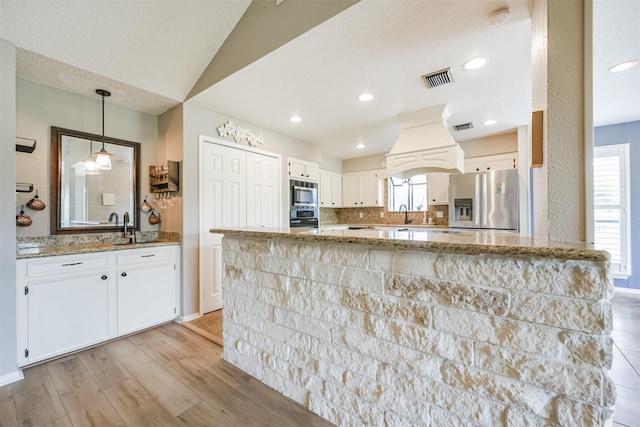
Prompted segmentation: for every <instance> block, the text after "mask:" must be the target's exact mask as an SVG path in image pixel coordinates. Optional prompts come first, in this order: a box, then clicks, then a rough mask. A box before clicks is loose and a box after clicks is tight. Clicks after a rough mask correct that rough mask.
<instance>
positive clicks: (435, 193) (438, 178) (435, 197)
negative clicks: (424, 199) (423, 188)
mask: <svg viewBox="0 0 640 427" xmlns="http://www.w3.org/2000/svg"><path fill="white" fill-rule="evenodd" d="M427 192H428V193H429V194H428V200H429V205H448V204H449V174H448V173H442V172H432V173H430V174H428V176H427Z"/></svg>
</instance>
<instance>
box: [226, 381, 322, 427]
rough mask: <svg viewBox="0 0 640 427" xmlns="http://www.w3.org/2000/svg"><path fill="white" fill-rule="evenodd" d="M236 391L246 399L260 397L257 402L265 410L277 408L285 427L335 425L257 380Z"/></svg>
mask: <svg viewBox="0 0 640 427" xmlns="http://www.w3.org/2000/svg"><path fill="white" fill-rule="evenodd" d="M236 390H237V391H238V392H239V393H242V394H243V395H244V396H245V397H246V398H251V397H252V398H253V399H256V397H258V396H259V399H257V402H258V404H259V405H260V406H262V407H264V408H265V409H269V410H272V409H273V408H277V411H278V415H279V416H280V417H282V420H283V425H291V426H306V427H315V426H323V427H325V426H327V427H328V426H332V425H333V424H331V423H330V422H329V421H327V420H325V419H324V418H322V417H320V416H318V415H316V414H313V413H311V412H309V411H308V410H307V409H305V408H304V407H302V406H300V405H299V404H297V403H296V402H294V401H293V400H291V399H288V398H286V397H285V396H283V395H281V394H280V393H278V392H277V391H275V390H273V389H272V388H270V387H268V386H266V385H264V384H263V383H261V382H260V381H258V380H256V379H255V378H254V379H252V380H251V381H248V382H246V383H244V384H242V386H240V387H239V388H237V389H236ZM250 396H251V397H250Z"/></svg>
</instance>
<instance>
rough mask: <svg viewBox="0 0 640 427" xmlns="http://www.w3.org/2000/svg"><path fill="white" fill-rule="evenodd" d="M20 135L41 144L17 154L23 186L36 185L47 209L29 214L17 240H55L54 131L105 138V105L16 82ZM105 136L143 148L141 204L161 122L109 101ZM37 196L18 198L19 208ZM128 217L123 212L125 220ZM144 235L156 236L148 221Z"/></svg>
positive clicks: (17, 176) (97, 100)
mask: <svg viewBox="0 0 640 427" xmlns="http://www.w3.org/2000/svg"><path fill="white" fill-rule="evenodd" d="M16 92H17V104H16V134H17V135H18V136H21V137H25V138H32V139H35V140H37V141H38V145H37V148H36V150H35V151H34V152H33V153H31V154H28V153H16V174H15V178H12V180H13V179H15V180H17V181H19V182H28V183H33V184H34V186H35V188H36V189H38V195H39V196H40V198H41V199H42V200H43V201H44V202H45V203H46V204H47V208H46V209H45V210H43V211H39V212H35V211H29V213H28V214H29V215H30V216H31V217H32V219H33V224H32V225H31V226H30V227H23V228H20V229H18V231H17V235H18V237H22V236H45V235H48V234H50V230H49V228H50V227H49V217H50V215H51V214H52V212H53V211H52V209H54V206H55V203H54V201H52V200H51V197H50V183H49V181H50V179H49V174H50V165H51V126H57V127H62V128H66V129H73V130H78V131H82V132H89V133H93V134H98V135H100V134H102V107H101V99H100V97H98V96H97V95H96V96H95V97H86V96H81V95H77V94H73V93H70V92H65V91H61V90H58V89H53V88H51V87H48V86H43V85H40V84H36V83H32V82H29V81H26V80H20V79H18V80H17V89H16ZM105 135H107V136H110V137H113V138H119V139H125V140H129V141H134V142H139V143H141V153H140V175H141V183H140V191H141V193H142V194H141V199H140V200H142V198H144V195H145V194H147V193H148V191H149V174H148V166H149V165H150V164H156V163H157V145H158V118H157V116H152V115H150V114H146V113H142V112H140V111H135V110H130V109H128V108H123V107H119V106H117V105H114V104H109V102H108V100H106V101H105ZM31 197H33V194H28V193H19V195H18V200H17V201H16V205H17V206H18V210H19V206H20V205H21V204H24V203H26V202H27V201H28V200H29V199H31ZM122 214H123V212H120V215H121V216H122ZM140 222H141V229H142V230H154V229H157V226H152V225H151V224H149V223H148V222H147V220H146V217H145V216H144V215H141V216H140Z"/></svg>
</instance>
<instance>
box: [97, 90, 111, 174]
mask: <svg viewBox="0 0 640 427" xmlns="http://www.w3.org/2000/svg"><path fill="white" fill-rule="evenodd" d="M96 93H97V94H98V95H100V96H101V97H102V149H101V150H100V151H98V152H96V153H93V156H94V157H95V158H96V166H97V167H98V169H99V170H104V171H108V170H111V156H113V154H111V153H109V152H108V151H107V150H105V149H104V97H105V96H111V92H109V91H108V90H104V89H96Z"/></svg>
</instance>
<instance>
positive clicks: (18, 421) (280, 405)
mask: <svg viewBox="0 0 640 427" xmlns="http://www.w3.org/2000/svg"><path fill="white" fill-rule="evenodd" d="M221 351H222V348H221V347H220V346H218V345H216V344H214V343H213V342H211V341H209V340H207V339H204V338H203V337H201V336H199V335H197V334H195V333H193V332H191V331H190V330H188V329H186V328H184V327H182V326H180V325H178V324H175V323H168V324H165V325H162V326H159V327H157V328H154V329H151V330H148V331H145V332H141V333H139V334H136V335H132V336H129V337H126V338H123V339H120V340H117V341H113V342H111V343H107V344H105V345H102V346H99V347H95V348H92V349H89V350H86V351H83V352H81V353H77V354H73V355H69V356H66V357H64V358H61V359H57V360H53V361H50V362H47V363H44V364H41V365H37V366H34V367H31V368H27V369H25V370H24V376H25V378H24V380H22V381H19V382H16V383H13V384H9V385H6V386H4V387H2V388H0V426H2V427H5V426H34V427H41V426H42V427H45V426H46V427H58V426H77V427H85V426H107V425H108V426H136V427H139V426H152V427H162V426H243V427H245V426H330V425H331V424H330V423H329V422H327V421H325V420H323V419H322V418H320V417H318V416H316V415H314V414H312V413H311V412H309V411H307V410H306V409H304V408H303V407H301V406H299V405H298V404H296V403H295V402H293V401H291V400H289V399H287V398H285V397H284V396H282V395H281V394H280V393H278V392H276V391H274V390H272V389H270V388H268V387H267V386H265V385H263V384H262V383H260V382H259V381H257V380H256V379H254V378H252V377H250V376H249V375H247V374H245V373H244V372H242V371H240V370H239V369H237V368H235V367H233V366H231V365H230V364H228V363H226V362H224V361H223V360H221V359H220V354H221Z"/></svg>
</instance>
